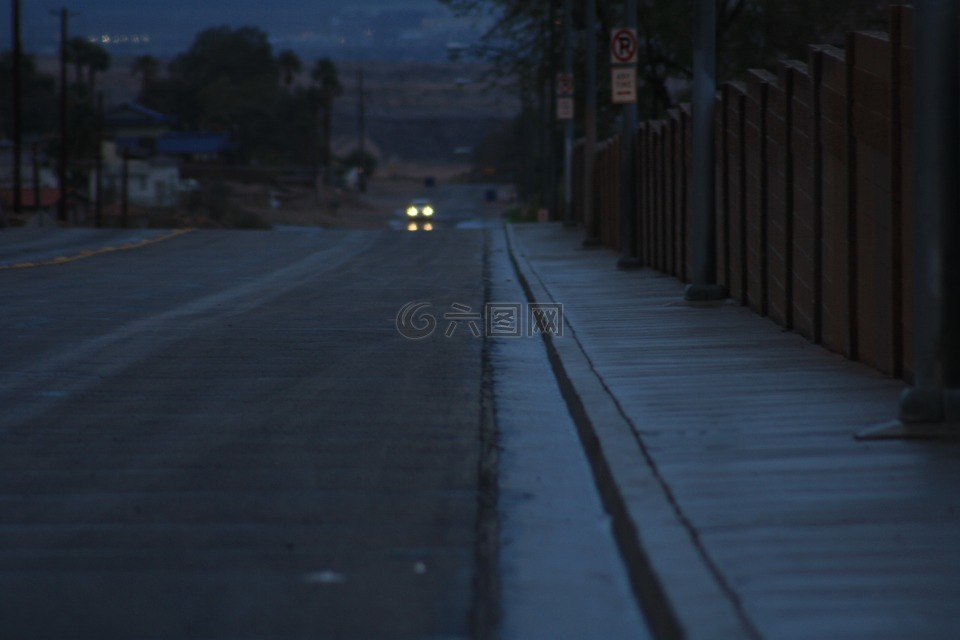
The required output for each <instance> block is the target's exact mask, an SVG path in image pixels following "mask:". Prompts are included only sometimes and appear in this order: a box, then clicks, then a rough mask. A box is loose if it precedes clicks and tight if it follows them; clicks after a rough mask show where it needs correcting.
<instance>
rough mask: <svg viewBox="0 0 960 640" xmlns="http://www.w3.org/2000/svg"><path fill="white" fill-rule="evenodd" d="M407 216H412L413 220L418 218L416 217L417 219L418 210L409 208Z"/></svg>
mask: <svg viewBox="0 0 960 640" xmlns="http://www.w3.org/2000/svg"><path fill="white" fill-rule="evenodd" d="M407 215H408V216H410V217H411V218H416V217H417V208H416V207H408V208H407Z"/></svg>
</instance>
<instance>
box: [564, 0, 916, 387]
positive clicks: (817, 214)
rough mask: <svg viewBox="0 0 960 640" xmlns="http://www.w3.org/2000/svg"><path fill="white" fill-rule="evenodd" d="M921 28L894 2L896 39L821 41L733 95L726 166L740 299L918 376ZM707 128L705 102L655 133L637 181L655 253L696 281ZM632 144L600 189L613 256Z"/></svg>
mask: <svg viewBox="0 0 960 640" xmlns="http://www.w3.org/2000/svg"><path fill="white" fill-rule="evenodd" d="M911 19H912V12H911V9H910V8H909V7H903V6H895V7H891V9H890V30H889V33H878V32H855V33H851V34H849V36H848V38H847V44H846V47H845V49H844V50H841V49H837V48H834V47H829V46H811V47H810V51H809V57H808V59H807V60H806V61H784V62H782V63H780V64H779V65H778V67H777V68H776V69H775V73H774V72H770V71H765V70H752V71H750V72H749V73H748V74H746V76H745V77H744V79H743V80H742V81H740V82H732V83H728V84H726V85H724V86H723V87H720V91H719V92H718V96H717V102H716V171H715V175H716V181H717V182H716V187H717V190H716V226H717V237H716V242H717V245H716V248H717V251H716V254H717V264H716V268H717V279H718V282H719V283H720V284H722V285H724V286H725V287H726V289H727V291H728V292H729V295H730V297H731V298H733V299H735V300H737V301H739V302H740V303H741V304H744V305H748V306H750V308H752V309H753V310H755V311H756V312H757V313H760V314H762V315H766V316H768V317H769V318H770V319H771V321H773V322H776V323H777V324H779V325H780V326H783V327H784V328H787V329H792V330H794V331H796V332H798V333H799V334H801V335H803V336H805V337H806V338H808V339H810V340H812V341H815V342H818V343H822V344H823V345H824V346H825V347H827V348H829V349H831V350H833V351H835V352H837V353H840V354H842V355H844V356H846V357H848V358H855V359H858V360H860V361H862V362H864V363H865V364H868V365H870V366H872V367H874V368H875V369H877V370H878V371H881V372H883V373H885V374H887V375H891V376H903V377H905V378H906V379H907V380H908V381H909V380H910V379H911V376H912V368H911V366H910V364H911V357H912V356H911V354H912V348H913V347H912V340H911V339H910V329H911V325H912V320H911V306H910V305H911V290H910V289H911V280H910V278H911V268H910V265H911V260H912V252H911V243H912V231H911V229H912V226H911V224H912V211H911V208H910V197H909V194H910V190H911V183H910V171H909V167H910V161H911V160H910V158H911V155H910V154H911V149H910V115H911V110H910V99H911V86H912V85H911V82H912V80H911V77H910V60H911V55H910V53H911V43H910V34H911ZM691 128H692V127H691V118H690V106H689V105H681V106H680V107H678V108H676V109H673V110H671V111H670V112H669V113H668V116H667V118H665V119H663V120H657V121H651V122H645V123H642V124H641V125H640V126H639V128H638V130H637V132H636V136H637V174H636V176H632V180H633V183H634V187H635V188H636V190H637V208H636V216H637V221H636V222H637V224H636V229H637V238H636V241H637V247H638V255H639V258H640V260H641V261H642V262H643V264H644V265H646V266H650V267H652V268H655V269H658V270H660V271H663V272H665V273H669V274H672V275H676V276H678V277H680V278H682V279H684V280H686V279H687V278H688V276H689V274H690V273H691V270H692V244H691V243H692V238H691V234H690V220H691V200H692V199H691V193H690V190H691V183H690V166H691V158H692V151H693V150H692V130H691ZM619 148H620V145H619V138H613V139H611V140H609V141H607V142H605V143H603V144H601V145H599V147H598V151H597V162H596V166H597V179H596V181H595V189H596V193H595V194H594V195H595V197H594V202H595V203H596V209H595V211H597V218H598V220H597V223H598V225H599V226H598V229H599V237H601V238H602V239H603V241H604V242H605V243H606V244H607V245H609V246H610V247H613V248H619V242H620V238H619V231H620V208H619V207H620V205H619V203H620V199H621V196H620V194H621V191H620V188H621V183H620V180H621V176H620V175H619V174H620V163H619ZM578 149H579V147H578ZM579 162H580V163H581V164H582V160H580V161H579ZM582 184H583V183H582V181H579V182H577V183H575V188H582ZM576 185H580V186H579V187H577V186H576ZM580 201H582V198H581V197H580V196H579V194H575V196H574V202H580ZM577 215H578V219H580V218H582V217H583V213H582V212H579V213H578V214H577Z"/></svg>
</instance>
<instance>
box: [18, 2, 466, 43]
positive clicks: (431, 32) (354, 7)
mask: <svg viewBox="0 0 960 640" xmlns="http://www.w3.org/2000/svg"><path fill="white" fill-rule="evenodd" d="M4 4H6V5H8V6H7V7H5V10H4V11H2V12H0V49H9V48H10V42H11V28H10V21H11V18H10V10H9V2H6V3H4ZM59 6H66V8H67V9H68V10H69V11H70V12H71V14H75V15H73V16H72V17H71V18H70V34H71V35H81V36H85V37H90V38H94V37H96V38H103V39H104V41H105V42H106V43H108V44H109V48H111V49H112V52H113V53H117V54H123V53H130V54H138V53H144V52H147V53H155V54H161V55H165V54H170V53H175V52H177V51H180V50H182V49H184V48H185V47H186V46H188V45H189V43H190V42H192V40H193V37H194V36H195V35H196V33H197V32H199V31H201V30H203V29H205V28H207V27H212V26H220V25H229V26H233V27H239V26H245V25H252V26H257V27H259V28H261V29H263V30H264V31H266V32H267V33H268V34H270V36H271V38H273V39H274V43H275V46H276V47H278V48H285V47H290V48H294V49H306V50H318V51H319V50H324V52H325V53H327V54H329V55H334V56H336V47H335V46H334V45H337V46H339V47H341V48H342V49H343V53H344V55H345V57H356V56H361V57H378V56H383V57H395V56H396V55H398V52H397V48H398V47H399V48H401V49H402V48H403V47H404V46H406V45H409V48H410V50H411V51H414V50H416V51H422V52H424V54H428V53H429V52H430V51H432V50H433V49H437V51H438V55H439V54H440V53H442V48H443V47H442V44H443V43H440V44H439V45H438V44H437V43H436V42H434V40H436V39H438V38H441V37H442V38H454V39H458V40H460V39H463V38H465V37H466V38H469V37H471V36H475V34H476V33H477V28H476V26H475V25H472V24H471V23H470V22H469V21H456V22H450V20H451V19H452V16H451V14H450V12H449V11H448V10H447V8H446V7H444V6H443V5H441V4H440V3H439V2H437V1H436V0H351V1H350V2H343V1H342V0H271V1H269V2H265V1H264V0H203V1H202V2H198V1H197V0H164V1H163V2H157V1H156V0H73V1H72V2H66V3H64V4H63V5H59V4H56V3H53V2H51V3H45V2H36V1H34V0H27V1H23V2H22V9H21V11H22V16H23V17H22V32H23V41H24V47H25V48H26V49H27V50H28V51H29V52H32V53H50V52H53V51H54V50H55V49H56V47H57V33H58V24H59V21H58V18H57V17H56V16H54V15H51V13H52V12H54V13H55V12H56V10H57V9H58V8H59ZM424 25H425V26H424ZM120 39H122V40H120ZM328 49H330V50H329V51H326V50H328ZM400 55H402V52H401V53H400ZM418 55H420V54H418Z"/></svg>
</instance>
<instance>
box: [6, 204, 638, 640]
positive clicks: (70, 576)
mask: <svg viewBox="0 0 960 640" xmlns="http://www.w3.org/2000/svg"><path fill="white" fill-rule="evenodd" d="M481 196H482V190H481V189H479V188H475V187H447V188H441V189H439V190H438V191H437V202H438V204H439V205H440V207H442V210H443V212H444V213H447V214H448V215H446V216H445V217H444V218H443V219H442V220H441V219H438V222H437V225H436V227H435V229H434V232H433V233H423V232H422V230H421V231H420V232H417V233H409V232H407V231H406V230H400V231H397V230H384V231H324V230H320V229H314V230H310V229H302V228H301V229H287V230H279V231H273V232H226V231H193V232H190V233H186V234H182V235H179V236H176V237H167V236H166V235H165V234H157V233H153V232H115V231H113V232H111V231H105V232H102V233H97V232H93V233H91V232H89V231H83V232H70V233H62V232H59V233H57V234H55V235H43V234H42V233H40V232H36V234H34V235H32V234H30V233H21V232H7V233H5V234H3V235H0V299H2V300H3V306H2V314H0V354H2V360H0V407H2V413H0V443H2V447H0V594H2V597H0V625H2V629H3V632H2V633H0V637H3V638H10V639H12V640H19V639H24V640H26V639H29V640H34V639H37V640H41V639H46V638H51V639H53V638H56V639H58V640H59V639H63V638H83V639H86V638H96V639H97V640H109V639H113V638H117V639H121V638H122V639H129V638H178V639H184V638H231V639H236V638H307V637H310V638H316V637H324V638H405V637H409V638H466V637H482V636H483V635H484V633H485V631H487V630H489V629H491V628H493V627H494V625H495V624H496V622H497V620H498V618H499V616H500V613H501V612H502V611H505V615H504V618H505V620H506V624H507V627H506V634H505V636H506V637H524V638H530V637H538V636H537V632H536V630H537V629H543V630H544V632H545V633H546V630H548V629H550V630H551V631H550V632H549V637H551V638H557V637H564V634H563V632H562V631H563V629H564V628H566V629H568V630H569V631H570V632H571V633H574V632H575V633H576V634H578V636H577V637H579V636H582V632H581V630H582V629H584V628H586V629H590V628H607V629H621V630H622V629H624V628H629V627H630V625H631V624H634V623H635V622H636V621H637V620H638V618H637V613H636V607H635V604H634V602H633V600H632V596H630V594H629V588H628V587H627V586H626V580H625V578H624V572H623V568H622V567H621V566H620V565H619V561H618V560H617V557H616V552H615V549H614V547H613V545H612V541H611V539H610V536H609V531H608V526H607V524H606V516H605V514H604V513H603V511H602V508H601V507H600V506H599V500H598V499H597V497H596V493H595V490H594V489H593V487H592V482H591V479H590V478H589V474H588V472H587V471H586V468H587V467H586V464H585V462H584V460H583V457H582V452H580V451H579V450H578V444H577V443H576V438H575V435H573V434H574V431H573V429H572V427H571V426H570V424H569V419H568V418H565V417H564V416H565V412H564V411H563V410H562V408H561V407H559V406H556V405H558V404H559V402H560V400H559V393H558V392H557V391H556V386H555V381H553V380H552V377H551V376H549V375H543V376H541V378H542V380H538V379H531V369H530V362H532V361H530V359H529V358H526V359H525V361H523V362H520V361H517V359H516V358H515V357H505V354H507V353H508V352H511V353H518V351H517V350H518V349H521V350H524V351H527V352H530V350H531V349H533V351H534V352H539V356H536V357H538V358H540V360H541V361H542V362H541V364H540V365H539V367H540V371H541V372H543V373H544V374H546V365H545V359H544V358H545V356H544V355H543V351H542V345H540V344H539V341H531V342H529V343H526V344H523V345H520V344H519V343H518V344H515V345H513V346H511V345H503V346H502V347H501V348H500V349H499V351H498V352H497V354H499V355H496V356H495V357H496V360H497V367H498V369H497V372H496V376H494V375H492V374H491V373H490V362H491V356H490V355H489V353H485V349H487V350H489V349H490V345H489V341H487V342H485V341H484V340H483V339H477V338H475V337H474V336H473V335H472V333H471V331H470V327H469V323H466V322H464V323H461V324H458V325H457V326H456V331H455V332H454V333H453V335H452V336H450V337H446V336H445V335H444V331H445V330H446V329H447V328H448V326H447V323H446V322H445V321H444V320H443V318H442V316H443V314H444V313H446V312H449V311H451V310H452V305H453V304H454V303H456V304H459V305H465V306H467V307H470V309H471V310H473V311H479V310H481V309H482V308H483V304H484V300H485V296H488V295H490V291H491V288H490V286H489V278H485V273H486V274H487V275H488V276H489V273H490V269H491V267H490V261H491V260H494V261H497V265H498V266H497V269H499V271H497V270H496V269H495V270H494V272H495V273H498V274H501V275H502V277H501V278H500V283H499V284H498V285H497V287H495V288H494V289H493V290H494V291H496V292H497V293H498V294H500V293H501V292H503V293H502V295H507V296H510V295H513V296H520V295H521V294H520V292H519V290H518V289H516V290H510V292H509V293H507V290H505V289H503V286H505V285H504V283H505V282H506V281H507V280H508V279H509V275H504V274H507V271H508V264H509V263H508V261H507V256H506V255H505V253H503V251H502V240H500V241H499V242H500V244H499V245H498V246H500V249H499V250H498V251H497V252H496V253H495V254H493V255H491V251H490V248H489V247H490V241H491V240H490V239H491V237H492V233H493V232H492V231H491V230H490V229H487V230H484V227H485V226H486V225H487V223H488V222H489V221H490V220H489V219H487V218H485V217H484V215H483V214H482V206H481V205H480V203H481V201H482V198H481ZM488 213H489V212H488ZM18 234H20V235H18ZM118 234H119V235H118ZM141 239H146V240H149V241H150V242H149V243H145V244H142V245H140V244H135V243H138V242H139V241H140V240H141ZM84 252H87V253H84ZM72 257H80V259H78V260H74V261H70V262H65V263H63V264H47V263H51V262H53V263H55V262H58V261H59V262H63V260H60V259H61V258H72ZM24 263H33V264H40V265H41V266H32V267H21V268H12V269H11V268H2V267H3V265H15V264H24ZM41 263H42V264H41ZM43 264H45V265H46V266H43ZM498 277H499V276H498ZM513 286H514V287H515V286H516V285H513ZM408 302H429V303H431V304H432V305H433V307H431V309H430V311H431V312H432V313H433V314H434V316H435V317H436V318H437V319H438V323H439V324H438V328H437V330H436V331H435V332H434V333H433V334H432V335H430V336H429V337H427V338H425V339H422V340H407V339H404V338H403V337H401V336H400V335H399V333H398V331H397V328H396V317H397V313H398V311H399V310H400V309H401V307H402V306H403V305H405V304H406V303H408ZM485 345H486V346H485ZM534 345H537V346H534ZM485 363H486V368H485ZM485 371H486V374H485ZM518 376H523V378H524V380H523V381H522V382H523V386H517V385H515V384H514V382H516V379H517V377H518ZM494 377H496V380H497V381H498V383H499V384H500V385H501V386H502V388H503V389H508V390H511V392H512V394H513V395H514V396H518V395H519V396H520V397H519V398H517V397H515V398H514V399H512V400H510V399H505V400H504V403H503V405H502V406H501V411H502V413H503V416H511V417H510V419H509V420H505V421H503V422H504V425H505V427H504V428H506V429H511V430H512V431H509V432H507V433H505V434H504V438H503V442H504V443H505V446H508V447H513V445H511V443H514V442H516V443H519V442H522V441H523V439H522V437H521V435H522V434H523V433H524V430H527V429H531V428H533V429H536V428H539V429H540V431H539V433H545V434H546V436H539V437H540V438H541V440H539V441H536V442H531V444H529V445H528V446H530V447H532V448H534V449H535V450H536V451H537V455H538V456H539V457H540V460H539V461H535V464H534V465H533V466H531V464H529V463H526V462H524V460H526V459H528V456H527V455H526V454H524V453H523V451H521V450H520V447H519V445H517V446H515V447H513V448H512V449H511V450H508V451H506V454H507V455H508V458H507V460H508V467H507V476H506V481H507V482H508V486H507V490H508V494H507V496H506V498H505V499H504V500H503V501H502V502H501V506H500V509H501V511H500V512H499V513H498V512H497V509H496V504H494V499H495V497H496V485H497V478H496V477H494V473H495V471H496V467H495V466H494V464H493V463H494V462H495V460H492V458H491V456H489V455H484V451H486V452H488V453H489V452H491V451H492V450H493V446H492V442H493V441H492V439H491V438H492V437H493V436H492V435H491V434H494V433H495V430H496V427H495V425H494V424H493V416H494V413H493V410H492V406H491V404H492V400H491V398H492V397H493V395H494V393H493V391H491V387H492V385H493V379H494ZM521 389H522V390H523V391H522V393H521V392H520V390H521ZM507 395H509V394H507ZM538 398H550V402H552V403H553V404H554V405H555V406H554V407H553V408H552V409H551V411H549V412H546V413H544V412H540V411H538V410H537V409H536V408H535V407H536V404H537V399H538ZM511 403H512V406H513V407H514V408H515V409H516V412H512V411H511ZM531 403H532V405H533V406H531ZM538 413H539V414H540V415H539V416H538V415H537V414H538ZM527 414H530V415H529V417H527V418H525V417H524V416H525V415H527ZM564 420H565V422H564ZM556 425H563V428H564V429H566V435H565V436H562V438H566V440H565V444H564V445H563V446H562V447H561V446H560V445H558V444H556V443H557V442H559V440H558V438H557V437H554V436H550V435H549V429H550V428H551V427H555V426H556ZM545 429H546V431H545ZM526 432H527V433H529V434H533V433H538V432H536V431H526ZM543 437H546V438H547V440H546V442H548V443H549V444H550V447H552V449H553V450H557V451H559V450H560V449H563V451H564V452H561V453H560V454H558V455H559V456H560V457H553V458H551V457H550V456H545V457H544V456H542V455H540V454H542V453H543V452H544V450H543V442H544V440H543V439H542V438H543ZM562 438H561V439H562ZM551 455H554V454H551ZM578 456H579V458H577V457H578ZM551 460H557V461H559V460H563V461H564V462H563V465H564V467H570V468H573V469H575V474H574V475H573V476H571V478H570V479H567V480H563V482H559V480H560V475H561V474H562V473H564V470H563V469H557V468H556V467H555V466H554V467H551V466H549V465H550V464H551V462H550V461H551ZM536 464H539V465H541V466H539V467H538V466H536ZM544 464H546V465H547V466H544ZM577 465H579V466H577ZM511 469H517V470H518V471H519V472H525V473H526V475H527V476H528V477H527V478H525V477H524V476H523V473H519V474H518V473H517V472H513V471H511ZM548 473H556V474H557V480H558V482H550V483H547V484H546V485H545V484H544V481H543V478H544V475H545V474H548ZM530 478H532V479H530ZM559 487H563V489H562V490H559V489H558V488H559ZM571 487H574V488H572V489H571ZM571 492H572V494H573V495H571ZM504 505H506V506H504ZM526 505H532V506H533V510H530V509H529V508H528V507H527V506H526ZM544 505H546V506H544ZM551 505H552V506H551ZM504 509H506V525H507V526H506V529H505V531H506V532H507V533H508V534H509V536H510V540H509V541H507V543H506V544H505V545H502V544H501V541H500V538H498V537H497V536H498V535H499V534H498V533H497V531H498V529H497V522H498V520H499V519H500V518H503V517H504ZM526 530H531V531H533V532H534V533H535V537H532V538H531V537H528V536H527V533H526ZM574 530H577V531H580V533H576V534H575V535H574V534H572V533H571V532H572V531H574ZM597 539H602V540H600V541H599V542H598V541H597ZM604 545H605V546H604ZM501 547H503V549H502V558H500V556H501ZM571 548H572V549H580V550H583V549H587V550H597V549H601V550H600V551H598V555H597V556H596V558H597V559H596V560H594V559H581V560H578V561H576V562H573V563H569V562H568V561H569V558H563V557H559V554H562V553H564V552H565V551H564V550H566V549H571ZM524 550H526V551H524ZM548 550H556V551H551V552H550V553H547V551H548ZM501 563H503V566H505V567H507V569H506V570H505V572H504V577H503V580H502V581H501V580H500V579H499V578H500V574H501ZM566 567H573V569H574V570H573V571H570V570H567V569H566ZM563 576H566V577H568V578H569V579H570V582H569V583H567V584H566V585H565V586H562V587H561V584H562V577H563ZM545 585H546V586H547V589H548V590H547V591H544V586H545ZM501 589H502V591H503V592H504V593H506V594H508V595H509V596H510V597H511V599H512V600H513V601H516V602H517V603H522V604H517V605H516V606H515V605H514V604H512V602H500V598H499V597H498V593H499V592H500V591H501ZM587 591H589V592H590V593H593V594H595V595H593V596H590V595H589V594H588V593H586V592H587ZM537 593H540V595H539V596H537V595H536V594H537ZM591 598H592V600H591ZM599 598H602V599H603V604H602V606H601V605H597V606H594V604H595V603H597V602H599ZM578 603H579V605H580V608H579V609H577V607H576V605H577V604H578ZM557 606H561V607H563V614H564V615H563V616H561V617H557V616H556V615H555V613H556V612H555V608H556V607H557ZM518 607H519V608H518ZM521 609H522V610H521ZM591 616H595V619H596V620H598V621H599V622H600V623H602V624H603V625H605V626H602V627H597V626H596V624H597V623H595V622H594V621H593V620H592V619H591ZM601 617H602V620H600V618H601ZM560 620H564V621H567V622H564V623H563V624H561V625H558V622H559V621H560ZM551 623H552V624H551ZM578 625H579V626H578ZM558 628H559V629H560V633H559V635H557V631H556V629H558ZM511 629H517V630H522V631H518V632H517V633H516V634H511V632H510V630H511ZM539 637H548V636H547V635H540V636H539ZM568 637H575V636H573V635H569V636H568Z"/></svg>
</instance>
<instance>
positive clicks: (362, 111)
mask: <svg viewBox="0 0 960 640" xmlns="http://www.w3.org/2000/svg"><path fill="white" fill-rule="evenodd" d="M357 91H358V93H359V100H358V105H357V106H358V109H357V111H358V114H357V115H358V117H359V120H360V122H359V129H360V178H359V180H358V182H357V187H358V188H359V189H360V192H361V193H363V192H364V191H366V190H367V176H366V169H364V167H363V164H364V163H365V162H366V158H367V117H366V105H365V104H364V96H363V69H360V70H359V71H357Z"/></svg>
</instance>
